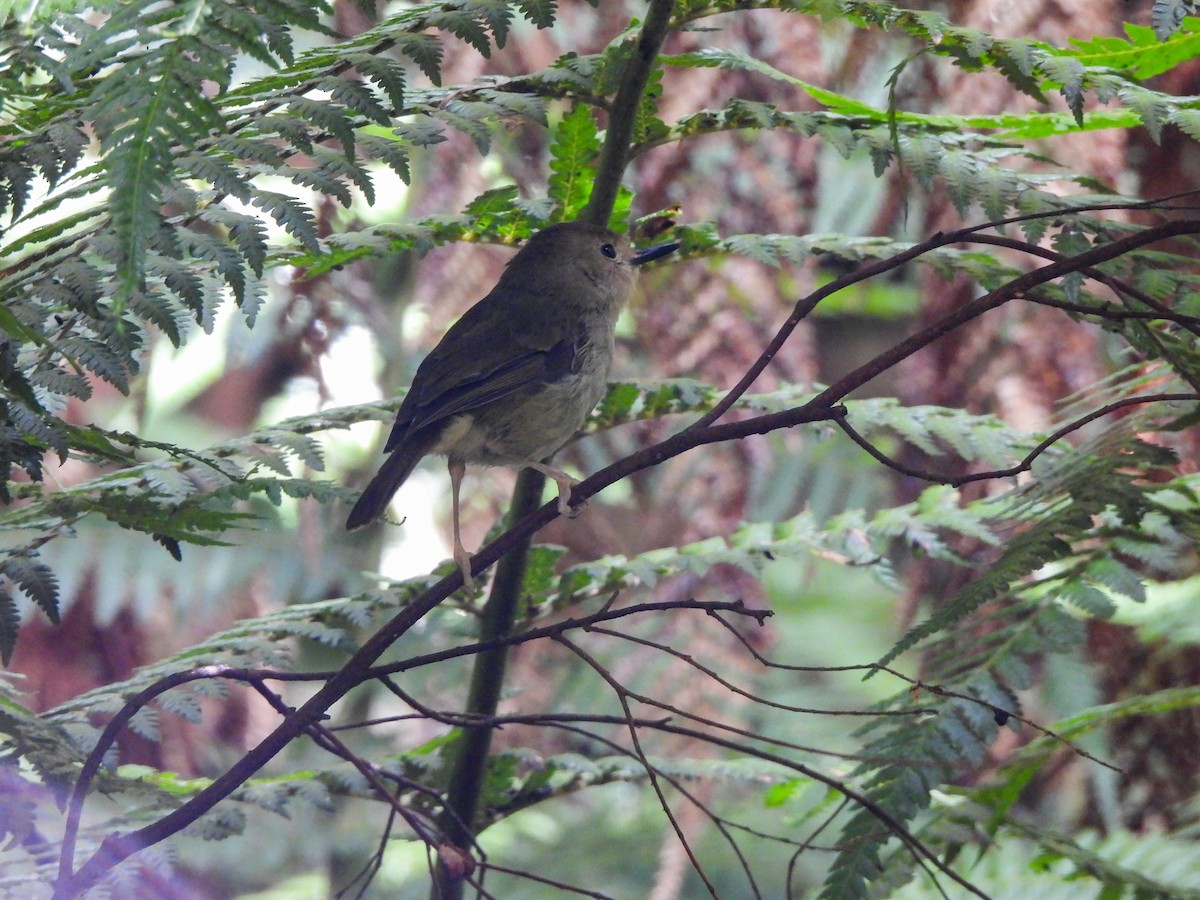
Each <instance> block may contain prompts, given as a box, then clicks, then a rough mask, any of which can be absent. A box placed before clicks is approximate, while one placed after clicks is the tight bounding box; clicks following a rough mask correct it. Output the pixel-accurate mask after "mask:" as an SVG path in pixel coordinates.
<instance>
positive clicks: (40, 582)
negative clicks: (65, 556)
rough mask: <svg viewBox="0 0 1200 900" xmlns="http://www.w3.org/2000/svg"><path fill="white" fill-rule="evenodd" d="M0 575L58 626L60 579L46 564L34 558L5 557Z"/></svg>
mask: <svg viewBox="0 0 1200 900" xmlns="http://www.w3.org/2000/svg"><path fill="white" fill-rule="evenodd" d="M0 573H3V574H4V575H6V576H8V578H10V579H11V580H12V582H13V583H14V584H15V585H16V586H17V587H18V588H20V589H21V591H22V592H24V594H25V595H26V596H27V597H29V599H30V600H32V601H33V602H34V603H36V604H37V606H38V608H39V609H41V610H42V612H44V613H45V614H46V618H48V619H49V620H50V621H51V622H53V623H54V624H56V625H57V624H58V579H57V578H55V577H54V573H53V572H52V571H50V567H49V566H47V565H46V564H45V563H42V562H38V561H37V560H36V559H35V558H34V557H32V556H5V557H4V558H3V559H0Z"/></svg>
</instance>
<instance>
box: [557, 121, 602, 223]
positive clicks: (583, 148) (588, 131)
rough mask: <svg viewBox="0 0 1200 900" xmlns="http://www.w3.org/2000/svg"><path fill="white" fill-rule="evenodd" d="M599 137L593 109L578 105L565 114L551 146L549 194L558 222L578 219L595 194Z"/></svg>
mask: <svg viewBox="0 0 1200 900" xmlns="http://www.w3.org/2000/svg"><path fill="white" fill-rule="evenodd" d="M599 150H600V138H599V136H598V134H597V130H596V123H595V122H594V121H593V119H592V113H591V110H590V109H588V107H587V106H585V105H584V104H582V103H580V104H576V105H575V106H573V107H572V108H571V111H570V112H569V113H568V114H567V115H565V116H563V119H562V121H561V122H560V123H559V125H558V128H557V129H555V132H554V140H553V142H552V143H551V145H550V171H551V173H552V174H551V175H550V184H549V191H548V193H549V196H550V199H551V200H553V201H554V203H555V206H556V207H557V209H558V213H557V215H556V219H557V220H558V221H570V220H572V219H575V218H578V216H579V214H580V213H581V212H582V211H583V208H584V207H585V206H587V202H588V198H589V197H591V195H592V181H593V179H594V177H595V169H594V168H593V166H594V165H595V160H596V154H597V153H598V152H599Z"/></svg>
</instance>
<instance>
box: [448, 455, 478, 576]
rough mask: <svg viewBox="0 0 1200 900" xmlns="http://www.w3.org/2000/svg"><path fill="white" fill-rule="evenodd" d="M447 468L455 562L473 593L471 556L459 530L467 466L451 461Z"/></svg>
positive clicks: (461, 462)
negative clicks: (459, 497) (459, 499)
mask: <svg viewBox="0 0 1200 900" xmlns="http://www.w3.org/2000/svg"><path fill="white" fill-rule="evenodd" d="M447 468H449V469H450V502H451V510H450V519H451V521H452V522H453V523H454V562H455V563H456V564H457V565H458V571H460V572H462V577H463V585H464V586H465V587H466V589H467V590H468V591H473V590H475V579H474V578H472V577H471V554H469V553H468V552H467V548H466V547H464V546H463V542H462V530H461V529H460V528H459V519H458V494H459V488H461V487H462V480H463V475H465V474H466V471H467V464H466V463H465V462H463V461H462V460H461V459H451V460H450V461H449V462H448V463H447Z"/></svg>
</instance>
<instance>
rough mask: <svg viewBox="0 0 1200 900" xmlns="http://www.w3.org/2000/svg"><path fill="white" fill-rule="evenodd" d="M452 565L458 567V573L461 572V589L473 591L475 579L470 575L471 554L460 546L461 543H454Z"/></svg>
mask: <svg viewBox="0 0 1200 900" xmlns="http://www.w3.org/2000/svg"><path fill="white" fill-rule="evenodd" d="M454 564H455V565H457V566H458V571H460V572H462V577H463V587H465V588H466V589H467V590H468V591H472V592H473V591H474V590H475V578H474V577H473V576H472V575H471V554H470V553H468V552H467V548H466V547H464V546H463V545H462V541H455V543H454Z"/></svg>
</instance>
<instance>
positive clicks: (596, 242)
mask: <svg viewBox="0 0 1200 900" xmlns="http://www.w3.org/2000/svg"><path fill="white" fill-rule="evenodd" d="M678 248H679V244H678V243H673V242H672V243H665V244H659V245H657V246H653V247H649V248H646V249H644V250H636V251H635V250H634V249H633V248H632V246H631V245H630V242H629V240H628V239H627V238H626V237H624V236H623V235H620V234H617V233H616V232H614V231H610V230H609V229H607V228H602V227H599V226H595V225H590V224H587V223H583V222H562V223H558V224H555V225H551V226H549V227H547V228H544V229H542V230H541V231H539V232H537V233H536V234H534V235H533V236H532V237H530V238H529V240H528V241H527V242H526V243H525V245H524V246H523V247H522V248H521V249H520V251H518V252H517V254H516V255H515V256H514V257H513V258H512V259H511V260H509V262H508V265H507V266H506V267H505V270H504V272H503V274H502V275H501V276H500V280H499V281H498V282H497V283H496V285H495V287H493V288H492V289H491V291H489V292H488V294H487V295H486V296H485V297H484V298H483V299H482V300H480V301H478V302H477V303H476V304H475V305H474V306H472V307H471V308H470V309H469V310H467V312H466V313H465V314H464V315H463V316H462V318H460V319H459V320H458V321H457V322H455V323H454V324H453V325H452V326H451V327H450V329H449V330H448V331H447V332H446V333H445V335H444V336H443V337H442V339H441V340H440V341H439V342H438V344H437V345H436V346H435V347H434V348H433V350H432V351H430V353H429V355H428V356H426V357H425V359H424V360H423V361H422V362H421V364H420V365H419V366H418V367H417V371H416V374H415V375H414V376H413V381H412V385H411V386H410V387H409V389H408V393H407V394H405V396H404V399H403V400H402V401H401V403H400V407H399V409H398V410H397V412H396V422H395V424H394V425H393V427H392V430H391V434H390V435H389V436H388V439H387V442H386V443H385V444H384V448H383V450H384V452H385V453H386V454H387V459H386V460H385V461H384V463H383V465H382V466H381V467H380V469H379V471H378V473H377V474H376V475H375V476H374V477H373V478H372V479H371V481H370V482H369V483H368V484H367V486H366V488H365V489H364V490H363V492H362V495H361V496H360V497H359V499H358V502H357V503H355V505H354V507H353V509H351V511H350V515H349V517H348V518H347V520H346V528H347V529H349V530H353V529H355V528H359V527H361V526H363V525H366V524H367V523H369V522H371V521H373V520H374V519H376V518H378V517H379V516H381V515H382V514H383V512H384V510H386V509H387V506H388V504H389V503H390V502H391V499H392V496H393V495H394V494H395V493H396V490H397V489H398V488H399V487H400V485H402V484H403V483H404V482H405V480H406V479H407V478H408V476H409V475H411V474H412V471H413V469H414V468H415V467H416V465H417V463H418V462H420V461H421V459H423V458H424V457H425V456H427V455H430V454H434V455H441V456H445V457H446V459H447V467H448V469H449V473H450V492H451V504H452V506H451V521H452V526H453V531H454V550H453V553H454V561H455V563H456V564H457V566H458V568H459V570H460V571H461V572H462V575H463V581H464V584H465V585H466V586H467V588H468V589H473V587H474V581H473V579H472V577H471V557H470V554H469V553H467V551H466V549H465V548H464V547H463V543H462V535H461V532H460V527H459V493H460V489H461V486H462V480H463V476H464V474H465V472H466V466H467V464H468V463H471V464H480V465H485V466H509V467H512V468H517V469H520V468H524V467H528V468H531V469H534V470H536V471H538V472H541V473H542V474H544V475H546V476H547V477H548V478H551V479H553V480H554V481H555V483H556V484H557V485H558V510H559V512H560V513H563V514H566V515H571V514H572V512H573V510H572V506H571V503H570V496H571V490H572V488H573V487H574V486H575V484H577V483H578V482H576V481H575V479H573V478H572V477H571V476H570V475H568V474H567V473H566V472H563V471H562V470H560V469H557V468H555V467H553V466H551V465H549V464H548V462H546V460H548V459H549V458H550V457H551V456H552V455H553V454H554V453H555V452H557V451H558V450H559V449H561V448H562V446H563V445H564V444H566V443H567V441H569V440H570V439H571V437H572V436H574V435H575V433H576V432H577V431H579V429H580V427H581V426H582V425H583V423H584V421H585V419H586V418H587V416H588V413H590V412H591V411H592V409H593V407H595V405H596V403H598V402H599V400H600V398H601V397H602V396H603V395H604V393H605V391H606V389H607V382H608V375H609V370H610V368H611V365H612V358H613V346H614V339H613V330H614V328H615V327H616V322H617V316H618V314H619V313H620V311H621V309H622V307H623V306H624V305H625V302H626V301H627V300H628V298H629V295H630V293H631V291H632V289H633V285H634V282H635V280H636V274H637V272H636V267H637V266H640V265H643V264H644V263H647V262H650V261H651V260H655V259H660V258H662V257H664V256H666V255H667V254H669V253H671V252H673V251H674V250H677V249H678Z"/></svg>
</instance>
